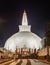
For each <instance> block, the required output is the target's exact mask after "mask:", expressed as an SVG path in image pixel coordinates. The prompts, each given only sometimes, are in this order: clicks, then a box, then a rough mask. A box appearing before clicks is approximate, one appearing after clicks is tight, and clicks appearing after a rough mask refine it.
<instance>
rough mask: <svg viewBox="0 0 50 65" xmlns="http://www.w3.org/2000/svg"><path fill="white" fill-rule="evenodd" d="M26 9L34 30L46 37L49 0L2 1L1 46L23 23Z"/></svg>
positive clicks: (49, 14)
mask: <svg viewBox="0 0 50 65" xmlns="http://www.w3.org/2000/svg"><path fill="white" fill-rule="evenodd" d="M24 10H26V13H27V18H28V23H29V25H31V26H32V29H31V30H32V32H34V33H35V34H37V35H39V36H40V37H41V38H43V37H45V32H46V26H47V23H48V22H49V21H50V13H49V7H48V0H45V1H44V0H40V1H38V0H37V1H36V0H35V1H33V0H32V1H31V0H30V1H29V0H21V1H20V0H16V1H15V0H11V1H9V0H7V1H5V0H4V1H0V47H1V46H4V43H5V41H6V40H7V39H8V38H9V37H10V36H11V35H13V34H14V33H16V32H18V30H19V29H18V25H21V22H22V15H23V11H24Z"/></svg>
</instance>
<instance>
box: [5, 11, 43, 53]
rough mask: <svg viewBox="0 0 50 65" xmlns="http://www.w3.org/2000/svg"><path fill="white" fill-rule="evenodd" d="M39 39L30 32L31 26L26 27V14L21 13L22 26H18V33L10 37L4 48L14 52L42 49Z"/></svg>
mask: <svg viewBox="0 0 50 65" xmlns="http://www.w3.org/2000/svg"><path fill="white" fill-rule="evenodd" d="M41 40H42V39H41V38H40V37H39V36H38V35H36V34H34V33H32V32H31V25H28V21H27V16H26V12H25V11H24V13H23V19H22V25H19V32H17V33H15V34H14V35H12V36H11V37H10V38H8V40H7V41H6V42H5V45H4V48H6V49H7V50H10V51H12V52H14V51H15V50H16V48H24V47H26V48H31V49H34V48H36V49H39V48H42V44H41Z"/></svg>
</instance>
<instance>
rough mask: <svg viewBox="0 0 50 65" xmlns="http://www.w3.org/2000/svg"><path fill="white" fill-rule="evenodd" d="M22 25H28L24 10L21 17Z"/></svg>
mask: <svg viewBox="0 0 50 65" xmlns="http://www.w3.org/2000/svg"><path fill="white" fill-rule="evenodd" d="M22 25H28V20H27V15H26V11H25V10H24V13H23V18H22Z"/></svg>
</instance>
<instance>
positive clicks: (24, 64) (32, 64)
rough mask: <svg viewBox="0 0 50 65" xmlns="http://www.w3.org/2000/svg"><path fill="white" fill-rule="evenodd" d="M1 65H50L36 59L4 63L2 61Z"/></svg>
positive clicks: (0, 61)
mask: <svg viewBox="0 0 50 65" xmlns="http://www.w3.org/2000/svg"><path fill="white" fill-rule="evenodd" d="M0 65H49V64H46V63H44V62H40V61H39V60H35V59H17V60H14V59H12V60H7V61H4V62H3V60H0Z"/></svg>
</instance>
